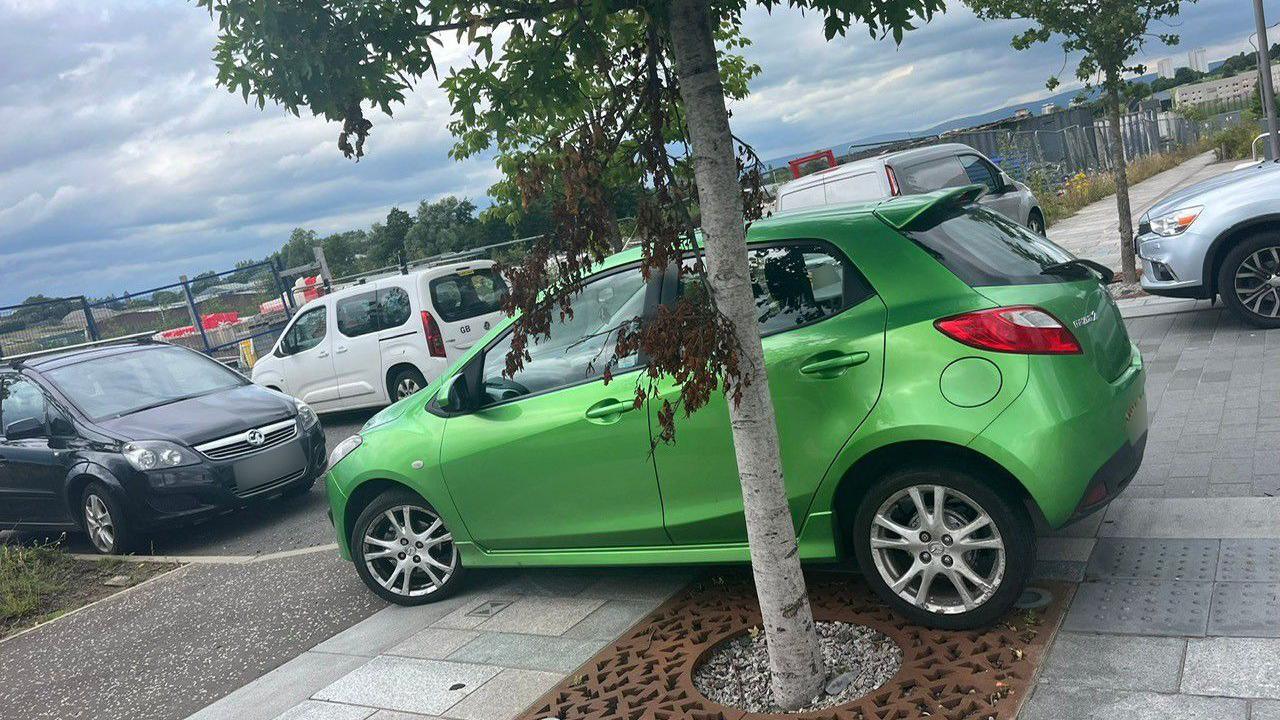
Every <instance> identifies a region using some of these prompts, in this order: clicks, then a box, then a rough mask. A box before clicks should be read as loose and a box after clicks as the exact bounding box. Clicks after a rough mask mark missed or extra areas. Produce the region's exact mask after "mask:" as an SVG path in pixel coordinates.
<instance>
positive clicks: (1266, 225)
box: [1134, 160, 1280, 327]
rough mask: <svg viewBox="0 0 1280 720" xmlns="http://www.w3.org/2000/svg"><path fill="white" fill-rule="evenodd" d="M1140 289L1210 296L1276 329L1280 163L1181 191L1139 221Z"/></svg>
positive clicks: (1247, 169)
mask: <svg viewBox="0 0 1280 720" xmlns="http://www.w3.org/2000/svg"><path fill="white" fill-rule="evenodd" d="M1134 244H1135V245H1136V246H1137V253H1138V257H1140V258H1141V259H1142V287H1143V289H1145V290H1146V291H1147V292H1149V293H1152V294H1155V295H1169V296H1172V297H1191V298H1213V297H1215V296H1218V297H1221V298H1222V302H1223V303H1225V304H1226V306H1227V307H1229V308H1231V310H1233V311H1234V312H1235V313H1236V314H1237V315H1239V316H1240V317H1241V318H1242V319H1244V320H1245V321H1246V322H1249V323H1252V324H1254V325H1258V326H1261V327H1280V162H1277V161H1275V160H1268V161H1264V162H1260V163H1258V164H1256V165H1250V166H1248V167H1245V168H1241V169H1238V170H1233V171H1231V172H1229V173H1226V174H1224V175H1219V176H1218V177H1215V178H1212V179H1209V180H1206V181H1204V182H1202V183H1198V184H1196V185H1192V186H1191V187H1189V188H1185V189H1183V190H1180V191H1178V192H1176V193H1174V194H1172V195H1170V196H1169V197H1166V198H1164V199H1162V200H1160V202H1158V203H1156V204H1155V205H1154V206H1153V207H1152V208H1151V209H1150V210H1148V211H1147V212H1146V214H1144V215H1143V216H1142V218H1141V219H1140V220H1139V221H1138V235H1137V237H1136V238H1135V239H1134Z"/></svg>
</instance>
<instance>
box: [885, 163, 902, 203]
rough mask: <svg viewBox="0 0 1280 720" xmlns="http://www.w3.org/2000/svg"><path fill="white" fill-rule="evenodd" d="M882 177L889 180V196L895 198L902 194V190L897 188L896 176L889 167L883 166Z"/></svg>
mask: <svg viewBox="0 0 1280 720" xmlns="http://www.w3.org/2000/svg"><path fill="white" fill-rule="evenodd" d="M884 175H885V177H887V178H889V194H890V195H892V196H894V197H897V196H899V195H901V194H902V188H901V187H899V186H898V176H897V175H896V174H894V172H893V168H892V167H891V166H889V165H885V166H884Z"/></svg>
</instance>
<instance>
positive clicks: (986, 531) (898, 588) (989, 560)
mask: <svg viewBox="0 0 1280 720" xmlns="http://www.w3.org/2000/svg"><path fill="white" fill-rule="evenodd" d="M871 559H872V561H873V562H874V563H875V567H876V570H877V571H878V572H879V573H880V577H881V579H882V580H883V581H884V582H885V584H886V585H887V586H888V587H889V589H890V590H892V591H893V592H894V593H896V594H897V595H898V596H899V597H901V598H902V599H903V600H905V601H907V602H909V603H911V604H912V605H914V606H916V607H918V608H920V609H922V610H925V611H927V612H931V613H937V614H943V615H950V614H955V613H962V612H969V611H971V610H974V609H976V608H978V607H980V606H981V605H982V604H983V603H985V602H986V601H987V600H989V599H990V598H991V596H992V595H994V594H995V592H996V590H998V589H999V587H1000V583H1001V581H1002V580H1003V579H1004V573H1005V565H1006V556H1005V546H1004V540H1003V538H1002V537H1001V536H1000V530H999V529H998V528H997V527H996V524H995V522H994V521H993V520H992V518H991V515H990V514H989V513H988V512H987V511H986V510H984V509H983V508H982V506H981V505H979V504H978V503H977V502H975V501H974V500H973V499H972V498H970V497H969V496H968V495H965V494H964V493H962V492H959V491H958V490H955V489H954V488H949V487H945V486H943V485H912V486H910V487H908V488H905V489H903V490H900V491H899V492H897V493H895V494H893V495H892V496H890V497H889V499H887V500H885V502H884V503H883V504H882V505H881V506H880V508H879V509H878V510H877V511H876V514H875V517H874V519H873V520H872V524H871Z"/></svg>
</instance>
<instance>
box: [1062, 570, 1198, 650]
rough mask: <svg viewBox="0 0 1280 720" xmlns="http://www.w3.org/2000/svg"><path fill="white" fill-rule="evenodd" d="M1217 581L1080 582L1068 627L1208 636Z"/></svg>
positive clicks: (1119, 632) (1121, 633)
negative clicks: (1213, 591) (1213, 590)
mask: <svg viewBox="0 0 1280 720" xmlns="http://www.w3.org/2000/svg"><path fill="white" fill-rule="evenodd" d="M1212 588H1213V583H1210V582H1158V581H1151V580H1107V581H1104V582H1090V583H1084V584H1082V585H1080V587H1079V588H1077V590H1076V599H1075V601H1074V602H1072V603H1071V611H1070V612H1068V613H1067V619H1066V621H1065V622H1063V624H1062V628H1063V629H1064V630H1075V631H1080V632H1095V633H1115V634H1120V635H1166V636H1178V635H1194V636H1203V635H1204V634H1205V628H1206V626H1207V625H1208V622H1209V600H1210V596H1211V593H1212Z"/></svg>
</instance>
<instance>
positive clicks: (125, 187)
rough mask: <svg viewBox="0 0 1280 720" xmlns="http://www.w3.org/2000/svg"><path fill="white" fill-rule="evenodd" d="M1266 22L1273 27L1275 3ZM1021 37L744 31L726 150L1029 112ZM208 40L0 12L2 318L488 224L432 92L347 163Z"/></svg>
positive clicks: (173, 16) (949, 24)
mask: <svg viewBox="0 0 1280 720" xmlns="http://www.w3.org/2000/svg"><path fill="white" fill-rule="evenodd" d="M1267 5H1268V12H1269V13H1270V16H1271V17H1273V18H1276V19H1280V2H1278V1H1277V0H1268V3H1267ZM1020 27H1021V26H1020V25H1019V24H1017V23H982V22H979V21H977V20H976V19H975V18H974V17H973V16H972V14H970V13H969V12H968V11H967V10H966V9H965V8H964V7H963V6H961V5H960V4H958V3H954V4H953V5H952V6H951V7H950V9H949V11H948V12H947V13H946V14H945V15H944V16H941V17H939V18H937V19H935V20H934V21H933V22H932V23H930V24H929V25H927V26H925V27H923V28H921V29H919V30H916V31H914V32H911V33H908V35H907V37H906V39H905V41H904V42H903V44H902V46H901V47H895V46H894V45H893V44H892V42H887V41H885V42H876V41H873V40H871V39H869V38H868V37H866V35H865V34H863V33H853V36H852V37H850V38H843V39H837V40H835V41H832V42H830V43H823V42H822V39H821V38H822V36H821V32H820V24H819V23H818V22H817V21H815V20H814V19H813V18H812V17H808V18H806V17H802V16H801V15H799V14H798V13H795V12H792V11H788V10H779V11H777V12H775V13H774V14H773V15H772V16H769V15H766V14H764V13H753V14H751V15H750V16H749V17H748V21H747V27H746V30H747V34H748V36H750V37H751V38H752V39H753V40H754V41H755V46H754V47H753V48H752V49H751V51H750V53H749V54H750V56H751V58H752V59H753V60H755V61H756V62H758V63H759V64H760V65H761V66H762V67H763V68H764V73H763V74H762V75H761V76H760V77H759V78H758V79H757V80H756V82H755V83H754V85H753V87H752V95H751V97H750V98H749V99H747V100H746V101H745V102H742V103H740V104H738V106H737V107H736V108H734V124H735V130H736V131H737V133H738V134H739V135H740V136H742V137H744V138H746V139H747V140H748V141H749V142H751V143H753V144H754V145H755V146H756V149H757V151H758V152H759V153H760V155H761V156H762V157H774V156H778V155H783V154H788V153H792V152H800V151H805V150H811V149H816V148H819V147H826V146H830V145H833V144H836V143H839V142H842V141H847V140H850V139H853V138H857V137H861V136H865V135H868V134H874V133H878V132H885V131H890V130H902V129H907V130H911V129H917V128H921V127H927V126H929V125H932V124H934V123H937V122H940V121H943V120H946V119H949V118H952V117H957V116H962V115H967V114H971V113H975V112H981V111H984V110H988V109H992V108H995V107H1000V106H1002V105H1005V104H1007V103H1009V102H1013V101H1019V100H1027V99H1033V98H1035V97H1037V96H1039V95H1041V94H1043V93H1044V80H1045V78H1046V77H1047V76H1049V75H1051V74H1054V73H1057V72H1059V71H1060V70H1061V68H1062V66H1063V57H1062V54H1061V52H1060V51H1059V50H1057V49H1055V47H1056V46H1051V47H1044V48H1040V49H1037V50H1035V51H1030V52H1024V53H1015V52H1014V51H1013V50H1012V49H1010V47H1009V38H1010V37H1011V36H1012V35H1013V34H1014V32H1016V31H1017V30H1018V29H1020ZM1252 28H1253V17H1252V13H1251V9H1250V4H1249V2H1247V0H1203V1H1202V2H1200V3H1198V4H1196V5H1192V6H1189V7H1187V9H1186V12H1184V14H1183V15H1182V17H1181V19H1180V20H1179V21H1178V28H1177V30H1176V31H1177V32H1180V33H1181V34H1182V35H1183V44H1182V46H1181V47H1180V48H1175V49H1172V50H1170V49H1165V48H1163V47H1162V46H1160V45H1158V44H1157V45H1155V46H1153V47H1151V48H1149V50H1148V56H1149V58H1150V60H1151V61H1152V63H1151V64H1152V65H1154V60H1155V59H1156V58H1159V57H1164V56H1169V55H1172V56H1173V57H1174V58H1175V64H1186V50H1187V49H1189V48H1192V47H1208V48H1209V53H1208V54H1209V57H1210V59H1219V58H1221V57H1224V56H1226V55H1228V54H1234V53H1235V52H1238V51H1239V49H1241V48H1242V47H1243V46H1244V44H1245V38H1246V36H1247V34H1248V33H1249V32H1250V31H1251V30H1252ZM214 30H215V25H214V22H213V21H212V20H210V18H209V16H208V14H207V13H205V12H203V11H202V10H200V9H198V8H196V7H194V5H193V4H191V3H189V2H181V1H180V0H111V2H102V1H101V0H0V117H3V118H4V120H5V126H6V127H5V132H4V133H2V134H0V305H3V304H6V303H12V302H20V301H21V300H22V299H23V298H25V297H27V296H28V295H32V294H36V293H44V294H46V295H70V294H80V293H84V294H88V295H104V294H107V293H111V292H114V293H117V294H120V293H122V292H124V291H127V290H139V289H147V288H150V287H153V286H156V285H161V284H165V283H168V282H172V281H173V280H174V279H176V277H177V275H179V274H188V275H195V274H197V273H199V272H201V271H204V270H209V269H226V268H229V267H230V266H231V265H232V264H233V263H234V262H235V261H236V260H239V259H242V258H251V257H252V258H259V257H263V256H265V255H266V254H267V253H269V252H271V251H272V250H274V249H276V248H278V247H279V246H280V244H281V243H282V242H283V241H284V240H285V239H286V238H287V236H288V233H289V231H290V230H291V229H292V228H294V227H298V226H303V227H308V228H314V229H316V230H318V231H320V232H322V233H324V232H331V231H337V230H344V229H350V228H357V227H364V226H367V225H368V224H369V223H370V222H372V221H374V220H376V219H378V218H380V217H383V216H385V214H386V211H387V209H388V208H390V207H391V206H393V205H399V206H401V207H406V208H410V209H411V208H412V207H414V206H415V205H416V204H417V202H418V200H420V199H435V198H438V197H441V196H443V195H447V194H456V195H462V196H469V197H471V198H473V199H475V200H477V201H479V202H481V203H482V204H483V197H484V192H485V188H487V187H488V186H489V184H490V183H491V182H492V181H493V180H494V179H495V173H494V169H493V167H492V164H491V163H489V162H484V161H473V162H467V163H455V162H453V161H451V160H449V158H448V156H447V151H448V148H449V146H450V138H449V135H448V132H447V131H446V129H445V123H446V120H447V117H446V113H447V112H448V106H447V104H446V102H445V100H444V98H443V95H442V93H441V92H440V91H439V90H438V89H437V88H436V87H435V86H434V85H433V84H432V83H431V82H429V81H426V82H424V83H423V84H422V85H421V86H420V87H419V88H418V90H417V92H416V93H415V94H414V95H412V96H411V97H410V99H409V101H408V103H407V104H406V105H405V106H404V107H400V108H397V109H396V114H395V117H394V118H385V117H374V118H373V119H374V123H375V126H374V132H373V136H372V138H371V139H370V141H369V146H368V148H367V150H368V152H369V154H368V156H367V157H366V158H365V159H364V160H362V161H361V162H359V163H358V164H357V163H352V162H350V161H347V160H344V159H343V158H342V157H341V155H340V154H339V153H338V151H337V149H336V147H335V143H334V141H335V138H336V135H337V127H336V126H334V125H330V124H328V123H325V122H323V121H320V120H317V119H314V118H305V117H304V118H295V117H293V116H291V115H287V114H285V113H284V112H283V111H281V110H279V109H277V108H273V107H268V108H267V109H266V110H265V111H260V110H258V109H257V108H256V106H254V107H250V106H247V105H245V104H244V103H243V102H242V101H241V99H240V98H239V96H232V95H230V94H228V93H227V92H226V91H225V90H223V89H221V88H218V87H215V85H214V81H213V77H214V70H213V65H212V62H211V61H210V59H209V57H210V48H211V47H212V45H213V42H214ZM450 52H451V53H452V55H451V57H450V58H449V59H450V60H453V61H464V60H465V59H466V58H465V57H464V56H463V55H462V54H460V52H459V51H458V50H456V49H455V50H452V51H450ZM1065 74H1066V75H1070V74H1071V66H1070V65H1068V68H1067V71H1066V72H1065Z"/></svg>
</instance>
